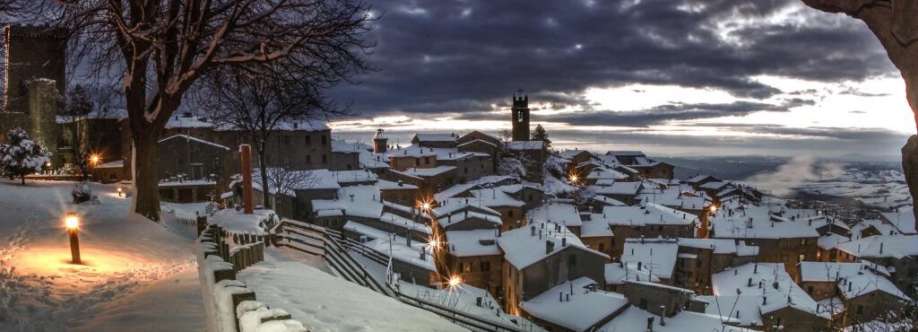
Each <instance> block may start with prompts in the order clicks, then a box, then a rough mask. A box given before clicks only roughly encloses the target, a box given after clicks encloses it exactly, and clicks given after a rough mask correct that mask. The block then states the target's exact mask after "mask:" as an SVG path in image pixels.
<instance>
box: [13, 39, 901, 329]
mask: <svg viewBox="0 0 918 332" xmlns="http://www.w3.org/2000/svg"><path fill="white" fill-rule="evenodd" d="M7 29H8V30H7V31H8V32H7V33H8V34H12V35H14V36H15V35H16V34H17V30H16V29H18V28H16V27H8V28H7ZM13 41H15V39H13ZM12 54H13V55H16V53H15V52H14V53H12ZM56 74H58V75H62V72H57V73H56ZM10 75H11V77H12V76H15V75H17V74H15V71H12V72H11V74H10ZM18 75H24V74H18ZM29 82H31V83H30V84H33V85H35V87H34V88H32V89H29V90H28V93H29V94H39V93H42V91H43V89H42V88H41V86H44V87H45V88H47V89H54V87H55V81H54V80H44V81H29ZM44 82H47V84H45V83H44ZM40 84H44V85H40ZM8 93H14V92H11V90H10V91H8ZM41 100H42V99H41V97H40V96H31V95H30V96H29V98H28V102H26V103H25V105H26V106H23V107H26V109H27V110H28V111H24V112H7V113H0V114H2V115H3V116H5V117H17V116H18V117H30V118H31V121H20V122H22V123H27V124H31V126H27V127H26V128H25V129H26V130H25V131H26V132H28V133H32V134H33V135H36V137H35V142H36V143H37V144H40V145H41V146H43V147H45V149H54V151H56V152H57V153H54V154H53V156H54V157H53V158H50V159H48V160H46V161H45V162H44V163H42V164H43V165H42V166H41V168H42V170H41V171H40V172H38V173H37V174H31V175H28V176H26V177H24V178H23V181H25V179H28V180H29V181H42V180H70V179H74V178H75V177H76V178H79V174H78V173H79V172H77V171H74V169H75V167H74V165H75V164H79V163H80V162H79V159H80V158H88V159H87V160H85V161H84V162H85V163H86V164H88V174H85V176H86V177H87V180H88V181H92V182H99V183H113V184H114V185H116V186H118V187H117V188H118V194H119V195H121V194H122V191H123V190H129V189H127V187H126V185H127V184H129V183H130V182H131V180H132V179H131V174H132V173H131V171H130V169H131V168H130V167H131V165H130V163H131V158H130V151H131V149H132V148H131V140H130V139H129V137H130V135H128V134H127V133H126V132H127V131H129V130H130V127H129V126H128V125H127V123H126V121H125V119H126V117H125V115H124V114H123V112H119V111H106V112H102V110H92V111H91V112H89V113H86V114H83V115H81V116H78V117H67V116H63V115H59V114H55V113H53V111H54V109H53V108H52V107H46V106H47V105H46V104H43V103H42V102H41ZM511 101H512V103H511V105H512V107H511V108H510V109H508V110H507V112H508V113H509V114H508V115H509V116H508V117H507V118H508V119H509V120H510V121H511V122H512V124H511V126H512V131H511V133H510V135H509V137H505V138H499V137H496V136H494V135H491V134H489V133H485V132H481V131H470V132H465V133H442V134H430V133H418V134H415V135H414V136H413V138H412V140H411V142H410V144H407V145H405V146H401V145H398V144H393V142H391V141H390V140H389V139H388V137H387V133H386V131H385V130H384V129H379V130H378V131H377V132H376V133H375V135H374V136H373V137H372V139H371V140H370V141H366V142H352V141H343V140H339V139H336V135H335V133H334V132H333V131H332V130H331V129H330V127H329V126H328V125H327V124H326V123H325V122H322V121H314V120H302V121H298V120H295V121H287V122H284V123H282V124H281V125H279V126H277V127H275V128H274V129H273V132H272V133H271V135H270V139H269V140H268V141H267V142H266V144H264V146H265V150H264V151H263V152H264V158H262V159H260V160H256V159H254V156H253V152H252V148H251V145H252V144H253V143H254V142H252V141H251V140H250V139H249V138H248V136H247V135H245V134H244V133H243V132H242V129H239V128H234V127H232V126H227V125H225V124H221V123H219V122H217V121H214V120H213V119H209V118H207V117H205V116H201V115H196V114H194V113H193V112H183V113H179V114H177V115H174V116H173V117H172V118H170V119H169V121H168V122H167V123H166V125H165V130H164V132H163V133H162V135H161V136H162V137H161V138H160V139H159V140H158V141H157V146H158V150H159V151H160V160H161V162H160V163H159V164H157V173H158V174H159V177H158V188H159V196H160V199H161V200H162V201H164V202H171V203H173V205H172V206H177V207H179V209H181V206H183V205H193V204H201V203H206V209H205V211H199V213H198V216H197V217H196V218H195V219H196V221H195V222H196V224H197V228H198V234H201V235H203V236H202V237H201V238H200V239H199V243H200V245H201V246H202V249H201V250H203V253H202V254H201V255H200V256H199V257H198V258H199V261H198V264H199V265H200V266H201V269H202V271H211V273H213V275H211V276H210V277H208V278H205V279H208V280H207V281H206V282H205V281H202V284H204V286H203V287H204V289H207V290H209V291H210V292H213V293H214V294H216V295H215V296H217V297H218V298H219V296H221V295H220V294H221V292H225V290H222V289H221V287H229V286H227V285H223V284H221V283H220V282H221V280H227V279H228V280H232V279H235V278H239V279H240V281H241V283H242V284H243V285H245V284H246V281H247V282H248V283H249V285H247V287H248V289H251V290H253V294H255V298H257V299H258V301H261V302H259V304H258V305H259V306H262V307H264V308H271V307H274V306H277V307H278V308H280V309H284V310H290V311H291V312H301V311H297V310H298V308H296V306H297V304H296V303H295V302H291V301H289V300H285V297H287V296H290V295H287V294H286V293H283V292H282V293H275V294H265V295H263V294H262V293H270V290H263V289H265V288H268V287H266V286H265V285H262V284H261V283H267V284H275V285H273V286H274V287H291V288H293V289H296V288H297V284H298V283H299V281H298V280H297V279H296V277H295V276H296V275H298V274H297V272H296V271H298V270H302V269H304V268H306V267H312V268H319V269H321V270H323V271H325V273H326V274H327V276H322V277H315V278H339V279H343V280H346V281H348V282H351V283H354V284H357V285H359V286H362V287H366V288H368V289H370V290H372V291H373V292H375V293H378V295H379V296H382V297H392V298H395V299H399V301H401V302H405V303H411V304H410V305H411V306H414V307H416V308H420V309H421V310H428V311H431V312H434V313H435V314H436V315H439V316H441V317H450V316H455V315H461V316H462V317H463V318H462V319H455V318H451V319H450V321H451V322H453V323H454V324H457V325H458V326H461V327H463V328H467V329H471V330H476V331H477V330H482V331H498V330H516V331H529V330H545V331H622V330H628V331H639V330H640V331H674V330H677V329H679V330H686V331H687V330H691V331H710V330H717V331H752V330H756V331H779V330H780V331H835V330H841V329H852V330H856V331H862V330H864V331H867V330H868V328H889V327H894V326H896V325H895V324H897V322H899V321H902V320H903V318H902V317H903V316H905V315H907V314H908V312H907V311H906V310H914V308H915V302H914V299H915V298H916V295H918V294H916V291H918V279H916V278H915V275H916V274H918V232H916V226H915V216H914V214H913V212H912V211H913V209H912V208H911V206H907V205H904V204H902V205H900V206H894V207H889V206H887V207H883V208H880V207H877V208H871V209H869V210H865V211H860V212H861V213H859V214H856V215H852V214H850V213H846V214H844V215H840V214H839V211H838V210H836V209H833V207H832V206H830V205H819V204H813V203H814V202H799V201H788V200H785V199H782V198H779V197H774V196H768V195H764V194H763V193H762V192H760V191H759V190H757V189H756V188H754V187H752V186H749V185H746V184H743V183H741V182H735V181H730V180H728V179H719V178H716V177H714V176H709V175H704V174H698V175H695V176H692V177H690V178H684V179H678V178H674V175H673V170H674V167H675V166H674V165H671V164H668V163H666V162H662V161H658V160H655V159H653V158H651V157H648V156H647V155H645V154H644V153H642V152H640V151H638V150H634V151H607V152H595V151H587V150H556V149H552V148H551V146H550V140H549V139H548V137H547V135H546V134H545V132H544V129H541V128H540V129H539V131H541V133H540V134H535V133H533V132H530V129H531V123H530V109H529V106H528V103H529V98H528V96H527V95H526V94H523V93H518V94H514V95H513V96H512V100H511ZM42 119H44V120H42ZM9 123H15V122H7V121H4V122H3V124H4V125H6V124H9ZM80 130H82V132H78V131H80ZM10 139H12V136H11V137H10ZM77 140H84V141H92V142H100V143H101V144H96V145H92V148H93V150H92V151H91V152H90V153H89V154H83V155H81V154H79V153H72V151H74V149H73V146H74V145H75V144H76V142H77ZM635 148H640V147H635ZM67 152H71V153H69V154H68V153H67ZM262 162H263V163H264V164H261V163H262ZM261 166H264V167H263V169H264V172H261V171H259V169H258V168H261ZM68 169H69V170H71V171H70V172H69V173H68V171H67V170H68ZM122 186H125V187H122ZM127 194H129V193H127ZM218 240H219V241H218ZM207 241H218V242H217V243H211V244H210V245H205V243H206V242H207ZM214 244H216V246H215V247H214V246H213V245H214ZM256 244H257V246H254V245H256ZM256 247H257V248H259V250H258V253H257V254H254V255H247V256H245V257H247V258H243V259H241V260H238V258H237V257H236V255H235V254H230V253H240V252H248V250H251V249H252V248H256ZM211 254H212V255H211ZM272 255H282V256H285V257H288V258H289V257H293V258H292V261H293V263H291V264H288V265H284V266H283V267H278V268H276V269H269V270H261V271H260V272H251V271H248V270H252V269H257V268H258V266H259V263H258V261H261V260H264V259H265V258H264V257H265V256H272ZM220 257H222V258H220ZM253 257H254V258H253ZM212 258H213V259H212ZM227 261H229V262H230V263H231V264H230V265H229V266H230V269H229V270H228V272H231V273H229V274H228V275H227V274H221V273H219V272H220V271H223V270H221V266H223V265H225V264H227ZM239 264H241V266H239ZM262 264H263V263H262ZM249 265H250V266H249ZM319 273H322V272H319ZM234 275H235V276H234ZM283 275H289V276H291V277H293V278H292V279H291V278H289V277H286V278H282V277H278V278H277V279H275V278H273V277H272V276H283ZM243 276H248V279H247V280H246V279H244V278H243ZM240 281H237V282H240ZM208 282H209V284H208ZM284 283H289V284H284ZM233 285H235V286H236V287H238V285H237V284H233ZM469 293H470V294H471V295H466V298H461V295H462V294H469ZM437 294H445V296H446V297H447V299H446V300H443V301H445V302H439V301H441V300H440V299H439V298H438V296H442V295H437ZM452 294H455V296H456V297H457V298H456V299H451V298H450V297H451V296H452ZM297 296H304V297H306V298H310V293H302V294H299V295H297ZM205 297H207V295H205ZM452 301H455V302H452ZM213 303H217V304H213ZM213 303H212V304H213V306H214V308H212V309H213V310H214V312H215V313H214V314H215V315H217V316H219V315H221V314H223V315H230V316H231V317H236V319H231V320H230V321H231V322H234V324H238V325H242V324H243V322H244V321H247V320H248V319H250V318H248V316H246V315H245V314H239V316H238V317H237V314H236V312H244V311H252V312H254V313H255V314H256V315H260V317H262V321H268V320H267V319H266V318H265V317H269V316H270V315H273V314H271V313H275V314H276V312H274V311H270V310H269V311H266V312H262V310H263V309H258V308H260V307H252V306H253V305H252V304H251V303H249V304H246V303H245V302H242V303H241V304H238V305H237V306H236V308H235V309H234V308H232V306H230V308H224V307H225V306H221V305H220V304H219V303H218V301H217V302H213ZM235 303H236V302H233V304H235ZM425 303H429V307H425ZM244 307H245V309H243V308H244ZM221 310H229V313H226V312H221ZM273 310H276V309H273ZM269 314H270V315H269ZM265 315H269V316H265ZM301 315H306V316H308V314H301ZM301 315H292V316H291V315H289V314H286V315H284V314H280V315H275V316H278V317H280V318H278V319H281V320H293V321H294V323H289V322H288V323H285V324H287V325H290V326H294V325H295V326H305V328H306V329H309V324H308V323H306V322H308V321H309V318H305V317H299V316H301ZM272 317H273V316H272ZM291 324H292V325H291ZM288 330H290V331H293V330H295V329H288ZM870 331H873V330H870ZM877 331H879V330H877Z"/></svg>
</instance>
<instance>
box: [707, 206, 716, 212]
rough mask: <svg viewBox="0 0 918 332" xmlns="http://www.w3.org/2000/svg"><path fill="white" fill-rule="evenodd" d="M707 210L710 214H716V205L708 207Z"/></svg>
mask: <svg viewBox="0 0 918 332" xmlns="http://www.w3.org/2000/svg"><path fill="white" fill-rule="evenodd" d="M708 210H710V211H711V213H715V212H717V205H711V206H710V207H708Z"/></svg>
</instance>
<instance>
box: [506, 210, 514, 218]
mask: <svg viewBox="0 0 918 332" xmlns="http://www.w3.org/2000/svg"><path fill="white" fill-rule="evenodd" d="M507 216H508V217H510V218H513V210H509V211H507Z"/></svg>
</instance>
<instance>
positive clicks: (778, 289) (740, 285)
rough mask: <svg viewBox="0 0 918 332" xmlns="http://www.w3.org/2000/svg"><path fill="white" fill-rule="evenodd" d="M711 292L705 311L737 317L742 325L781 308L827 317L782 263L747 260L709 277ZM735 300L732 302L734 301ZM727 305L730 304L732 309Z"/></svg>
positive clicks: (755, 323)
mask: <svg viewBox="0 0 918 332" xmlns="http://www.w3.org/2000/svg"><path fill="white" fill-rule="evenodd" d="M711 284H712V286H713V288H714V296H711V297H702V298H707V299H708V302H709V305H708V306H707V309H706V311H707V313H709V314H718V310H720V313H721V314H723V315H724V316H727V317H734V318H736V317H738V319H739V320H740V321H741V322H742V323H743V325H757V326H761V325H762V316H761V315H764V314H767V313H771V312H774V311H777V310H780V309H784V308H788V307H791V308H794V309H796V310H799V311H802V312H805V313H808V314H811V315H814V316H818V317H821V318H823V319H829V315H828V313H826V312H824V311H821V310H819V307H818V304H817V303H816V301H815V300H813V298H811V297H810V296H809V294H807V293H806V292H805V291H803V289H802V288H800V287H799V286H797V284H796V283H794V280H793V279H792V278H791V276H790V275H789V274H788V273H787V271H785V270H784V264H782V263H747V264H744V265H741V266H738V267H731V268H728V269H727V270H725V271H723V272H720V273H716V274H714V275H713V276H712V277H711ZM715 301H716V302H717V303H719V305H717V304H716V303H715ZM734 304H735V305H734ZM730 308H733V309H732V311H731V309H730Z"/></svg>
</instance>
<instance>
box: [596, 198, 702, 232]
mask: <svg viewBox="0 0 918 332" xmlns="http://www.w3.org/2000/svg"><path fill="white" fill-rule="evenodd" d="M597 216H598V217H600V218H599V219H600V220H602V221H605V222H607V223H609V224H610V225H625V226H648V225H691V224H692V223H695V222H697V221H698V217H697V216H695V215H692V214H688V213H685V212H682V211H678V210H675V209H672V208H668V207H665V206H663V205H660V204H654V203H647V204H643V205H640V206H606V207H603V209H602V215H597Z"/></svg>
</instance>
